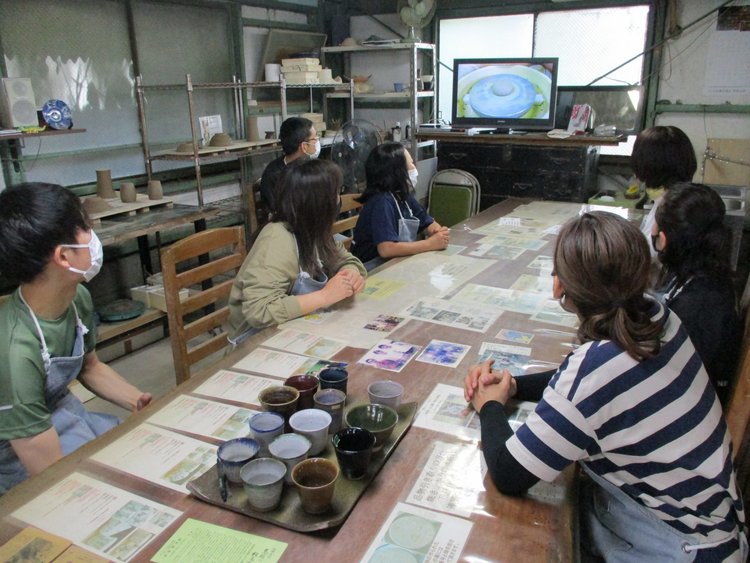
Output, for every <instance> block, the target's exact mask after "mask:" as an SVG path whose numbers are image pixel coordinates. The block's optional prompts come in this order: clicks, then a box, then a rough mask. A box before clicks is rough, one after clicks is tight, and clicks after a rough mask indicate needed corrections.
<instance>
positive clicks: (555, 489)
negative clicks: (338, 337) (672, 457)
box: [0, 199, 580, 561]
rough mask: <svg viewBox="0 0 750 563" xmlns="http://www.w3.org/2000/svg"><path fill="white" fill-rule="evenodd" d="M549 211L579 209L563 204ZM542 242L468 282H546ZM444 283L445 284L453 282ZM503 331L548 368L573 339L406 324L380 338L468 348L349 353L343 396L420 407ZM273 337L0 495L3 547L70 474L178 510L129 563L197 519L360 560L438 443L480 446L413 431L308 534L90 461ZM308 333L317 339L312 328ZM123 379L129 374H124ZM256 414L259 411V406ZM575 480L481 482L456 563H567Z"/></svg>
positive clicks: (390, 267)
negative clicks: (524, 338)
mask: <svg viewBox="0 0 750 563" xmlns="http://www.w3.org/2000/svg"><path fill="white" fill-rule="evenodd" d="M524 203H527V201H524V200H520V199H509V200H506V201H504V202H502V203H499V204H497V205H495V206H493V207H492V208H490V209H488V210H486V211H484V212H482V213H480V214H479V215H477V216H475V217H473V218H471V219H470V220H467V221H466V222H465V223H463V224H460V225H457V226H455V227H454V228H453V229H452V231H451V233H452V234H451V244H455V245H462V246H465V247H466V249H465V250H463V251H462V253H463V254H466V252H468V251H470V250H471V249H472V248H474V247H476V245H477V241H478V240H479V239H480V235H479V234H477V233H475V232H474V229H477V228H479V227H480V226H482V225H484V224H487V223H488V222H490V221H496V220H497V219H498V218H499V217H502V216H503V215H506V214H508V213H510V212H511V211H513V210H514V209H515V208H517V207H518V206H519V205H522V204H524ZM554 205H556V206H560V205H562V206H575V207H576V208H577V207H580V206H576V205H575V204H565V203H562V204H561V203H555V204H554ZM544 240H545V241H547V242H546V244H545V245H544V247H543V248H541V249H540V250H538V251H525V252H523V253H522V254H521V255H520V256H519V257H518V258H517V259H515V260H489V259H486V258H485V259H482V258H475V260H479V261H480V262H477V263H476V264H481V265H482V266H483V267H484V266H487V262H485V260H489V262H490V264H489V266H488V267H486V268H484V269H483V270H482V271H481V272H480V273H478V274H477V275H476V276H474V277H473V278H472V279H471V280H470V281H471V282H472V283H476V284H483V285H490V286H495V287H505V288H508V287H510V285H511V284H512V283H513V282H514V281H515V280H516V279H517V278H518V276H519V275H521V274H527V275H537V276H538V275H544V276H547V275H548V272H544V273H543V274H540V273H539V271H536V270H532V269H529V268H528V265H529V263H530V262H531V261H532V259H533V258H534V257H535V256H537V255H544V256H551V254H552V248H553V246H552V245H553V241H554V237H553V236H551V235H547V236H545V237H544ZM415 259H416V257H410V258H406V259H398V260H392V261H390V262H389V263H387V264H386V265H384V266H383V267H381V268H379V269H378V270H376V273H377V274H378V277H384V278H387V277H388V274H389V272H396V271H398V270H397V269H394V268H400V269H401V271H403V268H404V267H408V265H409V264H410V262H409V261H410V260H415ZM478 269H479V268H478ZM434 274H435V272H431V273H430V276H427V277H416V276H415V278H414V279H412V280H411V281H410V283H412V284H414V285H415V287H425V288H427V286H430V287H434V286H435V284H436V283H437V284H438V285H439V284H445V283H446V282H445V280H442V281H439V280H438V279H433V278H432V277H431V276H433V275H434ZM444 274H445V272H443V275H444ZM439 277H440V276H439V275H438V278H439ZM447 283H448V284H450V280H448V282H447ZM454 289H456V288H452V289H451V291H450V292H449V294H448V296H450V294H453V293H455V291H454ZM346 307H353V308H354V309H356V308H357V307H358V301H357V300H356V299H355V301H354V304H348V305H346V306H345V308H346ZM382 312H383V313H388V314H391V313H396V311H390V310H388V301H387V300H383V305H382ZM311 326H313V325H311ZM502 328H511V329H516V330H525V331H534V330H535V329H539V330H537V331H536V332H535V333H534V334H535V336H534V338H533V341H532V342H531V344H529V346H531V348H532V349H533V351H532V354H531V357H532V358H533V359H534V360H540V361H542V362H547V363H548V365H556V364H558V363H559V362H560V361H561V360H562V357H563V356H564V355H565V354H566V353H568V352H569V351H570V349H571V348H570V344H571V342H572V336H571V335H570V334H569V338H567V341H566V338H563V339H561V337H560V334H563V335H565V331H567V332H568V333H572V332H574V329H571V328H565V329H563V330H561V331H559V332H558V330H557V329H560V328H561V327H559V326H555V325H550V324H545V323H540V322H536V321H532V320H530V318H529V316H528V315H523V314H520V313H512V312H508V311H504V312H503V313H502V314H501V315H500V316H499V318H498V319H497V321H496V322H495V323H494V324H493V325H492V326H491V327H490V328H489V330H487V331H486V332H484V333H481V332H475V331H470V330H460V329H457V328H454V327H447V326H443V325H440V324H434V323H429V322H423V321H417V320H414V319H412V320H410V321H408V322H406V323H405V324H402V325H401V326H399V328H398V329H397V330H396V331H394V332H392V333H391V334H385V333H383V337H384V338H390V339H393V340H398V341H402V342H408V343H410V344H415V345H419V346H422V347H424V346H426V345H427V344H428V343H429V342H430V341H431V340H432V339H439V340H443V341H448V342H459V343H463V344H469V345H471V346H472V348H471V350H470V351H469V353H468V354H467V355H466V357H464V359H463V361H462V362H461V364H460V365H459V366H458V368H456V369H451V368H446V367H440V366H436V365H432V364H427V363H422V362H417V361H414V360H412V361H410V362H409V364H408V365H407V366H406V367H405V368H404V369H403V371H401V372H400V373H392V372H389V371H383V370H379V369H376V368H374V367H370V366H365V365H362V364H357V361H358V359H360V358H361V357H362V356H363V354H364V353H365V350H363V349H362V348H354V347H347V348H345V349H344V350H343V351H341V352H340V353H339V354H338V355H336V356H334V358H333V359H335V360H339V361H346V362H348V363H349V373H350V376H349V389H348V392H349V395H350V396H355V397H357V398H359V399H362V398H364V399H365V400H366V397H367V393H366V389H367V385H368V384H369V383H370V382H372V381H375V380H380V379H393V380H396V381H399V382H401V383H402V384H403V385H404V387H405V389H406V391H405V399H404V400H405V401H419V402H420V403H423V402H424V400H425V398H427V397H428V395H429V394H430V392H431V391H432V390H433V388H434V387H435V386H436V385H437V384H438V383H443V384H448V385H452V386H457V387H460V386H461V385H462V382H463V377H464V375H465V374H466V372H467V370H468V368H469V366H470V365H471V364H473V363H475V362H476V360H477V353H478V351H479V347H480V345H481V343H482V342H499V341H498V340H497V339H496V335H497V334H498V331H499V330H500V329H502ZM277 331H278V329H277V328H275V327H274V328H271V329H269V330H267V331H264V332H262V333H260V334H258V335H255V336H254V337H253V338H252V339H250V340H249V341H248V342H246V343H245V344H244V345H243V346H241V347H240V348H238V349H237V350H235V351H234V352H232V353H231V354H230V355H228V356H226V357H225V358H224V359H223V360H221V361H220V362H218V363H217V364H216V365H214V366H212V367H211V368H209V369H207V370H205V371H203V372H202V373H200V374H197V375H195V376H194V377H192V378H191V379H190V380H188V381H187V382H185V383H184V384H182V385H180V386H179V387H177V388H176V389H174V390H173V391H172V392H170V393H169V394H168V395H167V396H165V397H163V398H161V399H160V400H158V401H155V402H154V403H153V404H152V405H151V406H150V407H149V408H147V409H145V411H143V412H141V413H136V414H134V415H132V416H131V417H129V418H128V419H127V420H126V421H125V422H124V423H122V424H121V425H120V426H118V427H117V428H115V429H113V430H112V431H110V432H109V433H107V434H106V435H104V436H102V437H100V438H99V439H97V440H95V441H93V442H91V443H89V444H87V445H86V446H84V447H82V448H81V449H79V450H77V451H76V452H74V453H73V454H71V455H69V456H67V457H65V458H63V459H62V460H60V461H59V462H57V463H55V464H54V465H53V466H51V467H50V468H48V469H47V470H46V471H44V472H42V473H41V474H39V475H37V476H35V477H33V478H31V479H29V480H27V481H26V482H24V483H22V484H20V485H19V486H17V487H16V488H14V489H13V490H11V491H10V492H9V493H8V494H6V495H5V496H4V497H2V498H0V521H2V526H0V543H5V542H6V541H8V540H9V539H10V538H11V537H12V536H14V535H15V534H16V533H18V532H19V531H20V530H21V529H22V528H23V527H24V526H25V524H24V523H22V522H20V521H18V520H16V519H15V518H12V517H10V516H9V514H10V513H11V512H13V511H14V510H16V509H18V508H19V507H21V506H23V505H24V504H26V503H28V502H29V501H31V500H32V499H34V498H36V497H37V496H39V495H40V493H42V492H43V491H45V490H46V489H48V488H49V487H51V486H52V485H54V484H55V483H58V482H59V481H60V480H61V479H64V478H65V477H67V476H68V475H70V474H71V473H72V472H74V471H75V472H80V473H83V474H85V475H89V476H91V477H94V478H95V479H98V480H100V481H103V482H105V483H109V484H111V485H113V486H115V487H119V488H121V489H125V490H127V491H130V492H132V493H134V494H137V495H140V496H142V497H145V498H147V499H150V500H152V501H155V502H159V503H162V504H165V505H167V506H169V507H172V508H174V509H176V510H179V511H181V512H183V515H182V517H181V518H180V519H179V520H178V521H177V522H176V523H174V524H172V525H171V526H170V527H169V528H168V529H167V530H166V531H165V532H164V533H161V534H160V535H158V536H157V537H156V538H155V539H154V540H153V541H151V542H150V544H148V546H147V547H146V548H144V549H143V550H142V551H141V552H140V553H138V555H137V557H136V559H135V560H143V561H146V560H150V558H151V557H153V555H154V554H155V553H156V552H157V551H158V550H159V548H160V547H161V546H162V545H163V544H164V543H165V542H166V541H167V540H168V539H169V537H170V535H171V534H172V533H174V531H175V530H176V529H177V527H178V526H179V524H181V523H182V522H183V520H184V519H185V518H195V519H198V520H201V521H205V522H210V523H213V524H217V525H220V526H225V527H228V528H232V529H235V530H241V531H245V532H250V533H253V534H257V535H260V536H264V537H268V538H273V539H275V540H279V541H281V542H285V543H287V544H288V547H287V548H286V550H285V552H284V554H283V557H282V561H302V560H310V561H357V560H359V559H360V558H361V557H362V556H363V555H364V554H365V552H366V550H367V548H368V546H369V545H370V543H371V541H372V540H373V538H374V536H375V534H376V532H377V531H378V530H379V529H380V527H381V525H382V524H383V523H384V522H385V520H386V518H387V517H388V515H389V513H390V512H391V511H392V510H393V508H394V506H395V505H396V503H399V502H405V500H406V498H407V496H408V494H409V492H410V490H411V488H412V486H413V485H414V483H415V481H416V480H417V478H418V476H419V475H420V472H421V471H422V470H423V467H424V466H425V464H426V462H427V460H428V458H429V455H430V452H431V451H432V447H433V445H434V444H435V443H436V442H437V441H441V442H447V443H457V444H468V446H469V447H473V448H477V447H479V444H478V440H475V441H473V442H472V441H468V442H467V441H466V440H465V439H460V438H458V437H456V436H451V435H449V434H445V433H437V432H434V431H430V430H426V429H424V428H417V427H412V428H411V429H410V430H409V431H408V432H407V433H406V435H405V437H404V438H403V440H402V441H401V442H400V444H399V445H398V447H397V448H396V449H395V451H394V452H393V454H392V455H391V457H390V458H389V459H388V461H387V462H386V464H385V465H384V467H383V469H382V470H381V471H380V473H379V474H378V475H377V476H376V477H375V479H374V480H373V482H372V483H371V484H370V486H369V487H368V489H367V490H366V491H365V493H364V494H363V496H362V497H361V498H360V499H359V501H358V503H357V504H356V506H355V507H354V509H353V510H352V512H351V514H350V515H349V517H348V519H347V520H346V521H345V522H344V523H343V524H342V525H341V526H340V528H336V529H331V530H326V531H324V532H319V533H314V534H303V533H297V532H293V531H290V530H287V529H283V528H281V527H278V526H275V525H272V524H268V523H264V522H261V521H259V520H255V519H253V518H249V517H247V516H243V515H240V514H236V513H234V512H230V511H228V510H224V509H221V508H219V507H216V506H214V505H211V504H206V503H203V502H201V501H199V500H197V499H195V498H194V497H192V496H189V495H187V494H182V493H179V492H177V491H174V490H170V489H167V488H164V487H162V486H160V485H158V484H155V483H152V482H149V481H146V480H144V479H140V478H136V477H134V476H132V475H129V474H127V473H124V472H121V471H118V470H116V469H113V468H111V467H108V466H105V465H102V464H99V463H97V462H95V461H92V460H91V459H90V458H91V456H92V455H93V454H95V453H96V452H98V451H99V450H101V449H102V448H104V447H105V446H107V445H109V444H111V443H112V442H113V441H115V440H118V439H119V438H121V437H122V436H123V435H124V434H125V433H127V432H129V431H131V430H132V429H134V428H135V427H136V426H138V425H140V424H142V423H143V422H144V421H145V420H146V418H148V417H150V416H152V415H153V414H154V413H156V412H159V411H161V410H162V409H164V407H165V406H166V405H167V404H168V403H169V402H170V401H172V400H173V399H174V398H175V397H177V396H178V395H182V394H187V393H190V392H191V391H192V390H194V389H195V388H196V387H197V386H198V385H200V384H201V383H203V382H204V381H205V380H206V379H207V378H209V377H210V376H211V375H213V374H215V373H216V372H217V371H218V370H220V369H227V368H230V367H231V366H232V365H233V364H235V363H236V362H237V361H238V360H240V359H241V358H243V357H245V356H246V355H247V354H248V353H249V352H250V351H252V350H253V349H254V348H255V347H256V346H258V345H259V344H260V343H262V342H263V341H264V340H266V339H267V338H268V337H269V336H271V335H273V334H275V333H276V332H277ZM311 332H314V329H312V330H311ZM142 369H144V370H148V366H143V367H142ZM124 375H126V376H127V374H124ZM254 408H255V409H256V410H260V409H259V407H258V406H257V405H256V406H255V407H254ZM214 443H217V444H218V443H219V442H214ZM575 483H576V479H575V471H574V468H572V467H571V468H568V470H566V471H565V472H563V473H562V474H561V475H560V477H559V478H558V479H557V480H556V481H555V482H553V483H551V484H547V483H539V484H538V485H536V486H535V487H533V488H532V489H531V490H530V491H529V494H528V495H527V496H525V497H521V498H515V497H509V496H504V495H502V494H500V493H499V492H498V491H497V490H496V488H495V487H494V485H493V483H492V481H491V479H490V478H489V476H486V477H485V478H484V481H483V485H484V489H485V490H484V491H482V492H481V493H479V494H478V496H477V499H476V503H475V505H474V507H473V512H472V513H471V516H470V518H468V519H469V520H470V522H471V525H472V528H471V533H470V535H469V536H468V540H467V543H466V545H465V547H464V549H463V551H462V553H461V557H460V560H461V561H511V560H513V561H515V560H517V559H518V557H519V556H522V557H524V559H526V560H528V561H570V560H572V559H573V558H574V551H575V540H574V537H575V533H576V518H575V514H576V500H575V499H576V497H577V491H576V486H575Z"/></svg>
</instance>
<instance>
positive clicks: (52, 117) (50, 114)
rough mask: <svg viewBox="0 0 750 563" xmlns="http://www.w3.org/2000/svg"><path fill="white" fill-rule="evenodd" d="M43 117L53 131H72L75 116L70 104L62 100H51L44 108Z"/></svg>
mask: <svg viewBox="0 0 750 563" xmlns="http://www.w3.org/2000/svg"><path fill="white" fill-rule="evenodd" d="M42 117H44V121H45V123H46V124H47V125H49V126H50V127H51V128H52V129H70V128H71V127H73V116H72V115H71V113H70V108H69V107H68V104H66V103H65V102H63V101H62V100H49V101H47V102H45V104H44V105H43V106H42Z"/></svg>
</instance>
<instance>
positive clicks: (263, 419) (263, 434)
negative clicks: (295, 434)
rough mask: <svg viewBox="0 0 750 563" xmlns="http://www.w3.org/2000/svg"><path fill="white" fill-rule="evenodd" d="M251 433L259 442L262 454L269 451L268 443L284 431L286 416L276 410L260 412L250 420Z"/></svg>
mask: <svg viewBox="0 0 750 563" xmlns="http://www.w3.org/2000/svg"><path fill="white" fill-rule="evenodd" d="M248 425H249V426H250V435H251V436H252V437H253V438H254V439H255V441H256V442H258V445H259V446H260V452H258V453H259V454H260V455H261V456H263V455H266V454H267V453H268V444H270V443H271V442H272V441H273V439H274V438H276V436H279V435H280V434H281V433H282V432H284V417H283V416H281V415H280V414H279V413H275V412H259V413H257V414H254V415H253V416H251V417H250V420H248Z"/></svg>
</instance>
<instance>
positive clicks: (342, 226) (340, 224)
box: [333, 194, 362, 250]
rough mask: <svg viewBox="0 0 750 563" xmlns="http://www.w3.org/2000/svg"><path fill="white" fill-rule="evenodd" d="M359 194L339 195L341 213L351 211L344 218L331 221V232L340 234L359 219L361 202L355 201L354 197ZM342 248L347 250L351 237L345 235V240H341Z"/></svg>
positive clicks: (350, 244)
mask: <svg viewBox="0 0 750 563" xmlns="http://www.w3.org/2000/svg"><path fill="white" fill-rule="evenodd" d="M359 196H360V194H344V195H342V196H341V213H346V212H349V211H351V213H350V215H349V217H346V218H345V219H339V220H337V221H334V222H333V234H340V233H343V232H345V231H349V230H351V229H353V228H354V225H356V224H357V219H359V210H360V209H361V208H362V204H361V203H359V202H358V201H355V199H354V198H357V197H359ZM342 242H343V244H344V248H346V249H347V250H349V249H350V248H351V246H352V237H347V238H346V240H344V241H342Z"/></svg>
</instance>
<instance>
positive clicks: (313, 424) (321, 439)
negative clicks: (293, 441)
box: [289, 409, 331, 456]
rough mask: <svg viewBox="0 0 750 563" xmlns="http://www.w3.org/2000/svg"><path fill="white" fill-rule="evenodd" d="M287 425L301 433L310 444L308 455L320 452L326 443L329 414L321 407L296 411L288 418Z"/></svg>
mask: <svg viewBox="0 0 750 563" xmlns="http://www.w3.org/2000/svg"><path fill="white" fill-rule="evenodd" d="M289 426H291V427H292V430H294V431H295V432H296V433H297V434H302V435H303V436H305V437H306V438H307V439H308V440H310V443H311V444H312V447H311V448H310V455H311V456H316V455H318V454H319V453H320V452H322V451H323V450H324V449H325V447H326V444H327V443H328V428H329V427H330V426H331V415H330V414H328V413H327V412H326V411H324V410H321V409H305V410H303V411H297V412H296V413H294V414H293V415H292V416H291V417H290V418H289Z"/></svg>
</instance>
